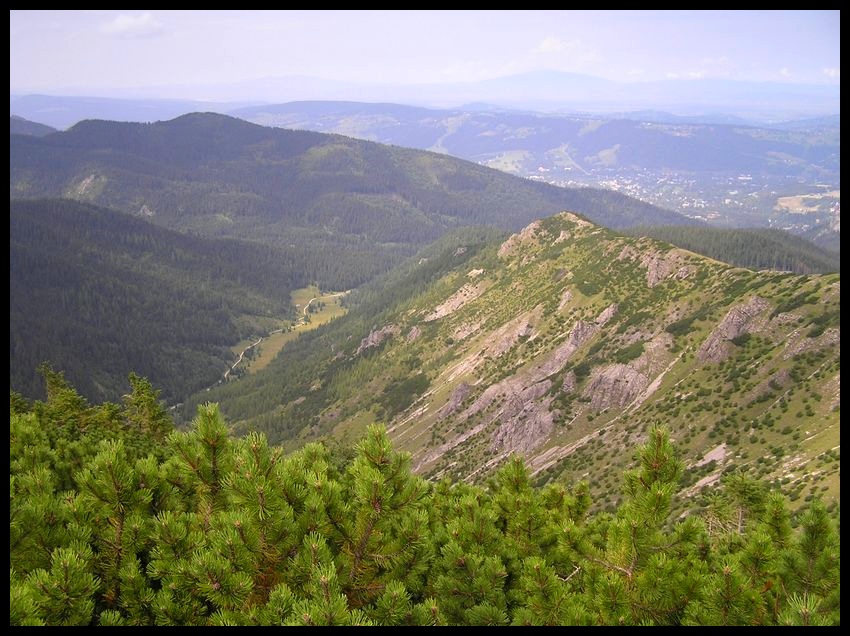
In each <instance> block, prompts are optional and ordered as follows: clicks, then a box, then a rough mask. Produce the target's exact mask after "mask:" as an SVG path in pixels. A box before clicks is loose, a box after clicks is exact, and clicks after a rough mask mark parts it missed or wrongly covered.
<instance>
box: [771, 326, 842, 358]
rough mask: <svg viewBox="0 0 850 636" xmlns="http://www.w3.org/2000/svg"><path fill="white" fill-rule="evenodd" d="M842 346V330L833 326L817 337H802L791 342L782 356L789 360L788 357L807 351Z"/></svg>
mask: <svg viewBox="0 0 850 636" xmlns="http://www.w3.org/2000/svg"><path fill="white" fill-rule="evenodd" d="M840 346H841V330H840V329H835V328H832V329H827V330H826V331H824V332H823V333H822V334H821V335H820V336H818V337H817V338H802V339H800V340H799V341H797V342H795V343H793V344H792V343H790V342H789V343H788V346H787V347H786V348H785V353H783V354H782V357H783V358H784V359H785V360H787V359H788V358H793V357H794V356H797V355H800V354H801V353H805V352H806V351H813V350H815V349H823V348H825V347H840Z"/></svg>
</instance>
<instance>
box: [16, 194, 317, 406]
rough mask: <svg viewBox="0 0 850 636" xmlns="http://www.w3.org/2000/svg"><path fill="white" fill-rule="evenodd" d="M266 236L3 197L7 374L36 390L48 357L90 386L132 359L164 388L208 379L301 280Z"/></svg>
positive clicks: (178, 390) (280, 310) (112, 391)
mask: <svg viewBox="0 0 850 636" xmlns="http://www.w3.org/2000/svg"><path fill="white" fill-rule="evenodd" d="M298 269H299V268H298V267H296V264H295V263H293V262H291V261H288V260H287V258H286V256H285V255H284V254H282V253H280V252H278V251H276V250H274V249H273V248H271V247H268V246H266V245H259V244H255V243H247V242H242V241H235V240H225V239H206V238H200V237H197V236H188V235H184V234H180V233H177V232H174V231H172V230H168V229H165V228H162V227H158V226H156V225H153V224H152V223H149V222H148V221H146V220H143V219H138V218H133V217H131V216H129V215H127V214H123V213H120V212H115V211H113V210H107V209H104V208H98V207H94V206H92V205H88V204H84V203H77V202H74V201H68V200H36V201H12V202H11V203H10V209H9V375H10V386H11V387H12V388H15V389H17V390H19V391H23V392H24V393H25V394H27V395H37V394H38V393H40V385H41V383H40V382H39V381H38V380H37V378H36V372H35V371H36V367H37V366H38V365H39V364H40V363H42V362H50V363H51V364H53V365H55V366H56V368H58V369H62V370H64V371H65V372H66V373H67V376H68V379H69V380H71V381H72V382H73V383H74V384H75V385H76V386H78V387H79V389H80V390H81V391H82V392H83V393H84V394H85V395H87V396H89V397H92V398H97V399H113V400H114V399H117V398H118V397H119V396H120V395H121V394H122V390H123V387H124V386H125V384H126V378H127V374H128V373H130V372H131V371H135V372H137V373H140V374H143V375H145V376H147V377H148V378H149V379H150V380H151V381H152V382H153V383H154V384H155V385H156V386H158V387H161V388H163V390H164V396H166V397H168V398H169V399H175V398H182V397H183V396H184V395H186V394H187V393H188V392H190V391H195V390H198V389H200V388H202V387H205V386H208V385H209V384H212V383H214V382H215V381H216V380H217V379H218V378H220V377H221V374H222V372H223V371H224V370H225V369H226V368H227V364H228V362H229V361H231V358H232V357H233V354H232V352H231V351H230V349H229V347H230V346H231V345H233V344H235V343H236V342H237V341H238V340H240V338H244V337H246V336H248V335H250V334H253V333H256V332H257V331H263V332H265V331H266V330H267V329H269V325H271V324H277V323H278V322H279V321H280V319H281V318H282V317H284V316H287V315H289V312H290V306H289V292H290V290H291V289H293V288H295V287H299V286H301V285H303V283H304V281H303V280H302V278H301V277H300V275H299V274H297V273H296V272H297V271H298Z"/></svg>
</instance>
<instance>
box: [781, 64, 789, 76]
mask: <svg viewBox="0 0 850 636" xmlns="http://www.w3.org/2000/svg"><path fill="white" fill-rule="evenodd" d="M779 74H780V75H781V76H782V77H791V71H790V70H789V69H788V67H787V66H786V67H783V68H781V69H779Z"/></svg>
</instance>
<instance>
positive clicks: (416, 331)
mask: <svg viewBox="0 0 850 636" xmlns="http://www.w3.org/2000/svg"><path fill="white" fill-rule="evenodd" d="M421 335H422V330H421V329H420V328H419V327H418V326H416V325H414V326H413V327H412V328H411V329H410V331H409V332H407V341H408V342H413V341H414V340H416V339H417V338H418V337H419V336H421Z"/></svg>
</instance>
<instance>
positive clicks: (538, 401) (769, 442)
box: [187, 213, 841, 507]
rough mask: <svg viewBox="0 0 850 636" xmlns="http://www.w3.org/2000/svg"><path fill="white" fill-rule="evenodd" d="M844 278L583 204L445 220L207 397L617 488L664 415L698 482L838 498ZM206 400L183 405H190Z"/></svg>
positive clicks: (422, 461)
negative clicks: (678, 236) (725, 259)
mask: <svg viewBox="0 0 850 636" xmlns="http://www.w3.org/2000/svg"><path fill="white" fill-rule="evenodd" d="M840 285H841V283H840V276H839V275H838V274H829V275H815V276H797V275H792V274H786V273H780V272H753V271H750V270H746V269H741V268H734V267H730V266H728V265H725V264H722V263H719V262H717V261H716V260H711V259H708V258H705V257H702V256H699V255H696V254H694V253H693V252H689V251H685V250H682V249H678V248H673V247H671V246H670V245H669V244H666V243H662V242H660V241H657V240H655V239H651V238H632V237H627V236H623V235H618V234H615V233H613V232H611V231H608V230H605V229H603V228H600V227H598V226H595V225H592V224H590V223H588V222H587V221H586V220H584V219H582V218H581V217H578V216H576V215H573V214H569V213H565V214H561V215H558V216H556V217H552V218H548V219H543V220H541V221H536V222H534V223H532V224H530V225H529V226H527V227H526V228H524V229H523V230H522V231H521V232H519V233H518V234H515V235H513V236H511V237H510V238H508V239H507V240H504V239H503V238H499V239H495V240H494V238H493V237H492V236H486V235H481V234H473V233H470V232H469V231H463V232H460V233H457V234H452V235H448V236H446V237H444V238H443V239H442V240H441V241H440V242H438V243H436V244H435V245H433V246H431V247H429V248H428V250H426V251H424V252H422V253H420V254H418V255H417V256H416V257H415V258H414V259H411V260H410V261H408V262H407V263H405V265H404V266H402V267H400V268H398V269H396V270H394V271H393V272H392V273H391V274H389V275H388V276H386V277H385V278H383V279H382V280H380V281H376V282H375V283H373V284H370V285H368V286H366V287H364V288H363V289H361V290H357V291H356V292H353V293H352V295H351V300H350V307H351V310H350V312H349V313H348V314H347V315H346V316H345V317H344V318H342V319H340V320H338V321H336V322H334V323H331V324H330V325H327V326H325V327H323V328H320V329H318V330H316V331H314V332H312V333H311V334H309V335H304V336H303V337H302V338H300V339H299V340H297V341H295V342H294V343H292V344H291V345H288V346H287V347H286V348H284V349H283V351H282V352H281V354H280V356H279V357H278V358H277V359H276V360H274V361H273V362H272V363H271V364H270V365H269V366H268V367H267V368H266V369H265V370H263V371H261V372H259V373H256V374H254V375H251V376H249V377H245V378H240V379H238V380H235V381H233V382H230V383H228V384H226V385H221V386H219V387H217V388H215V389H213V390H211V391H209V392H208V393H207V392H205V393H203V394H202V395H199V396H196V397H195V398H194V399H193V400H192V402H198V401H207V400H213V401H218V402H220V403H221V408H222V410H223V412H225V413H226V414H227V417H228V421H229V422H232V423H233V425H234V428H235V430H236V431H238V432H247V431H250V430H261V431H264V432H265V433H266V434H267V435H268V436H269V438H270V439H271V440H274V441H279V442H284V443H285V444H287V445H288V446H290V447H297V446H301V445H303V444H304V443H306V442H307V441H309V440H313V439H317V438H319V437H321V436H323V435H327V436H332V437H336V438H339V439H341V440H343V441H344V443H345V442H346V441H351V440H354V439H356V438H357V437H358V436H359V435H361V434H362V431H363V430H364V429H365V427H366V426H367V425H368V424H370V423H372V422H375V421H377V422H382V423H385V424H386V425H387V429H388V432H389V435H390V437H391V438H392V439H393V440H394V443H395V444H396V445H397V446H398V447H400V448H402V449H404V450H407V451H409V452H411V453H412V462H413V466H414V469H415V470H416V471H417V472H419V473H421V474H423V475H425V476H428V477H429V478H431V479H434V480H439V479H441V478H443V477H449V478H450V479H452V480H456V481H459V480H463V481H472V482H476V481H478V482H484V481H486V480H487V478H488V477H489V476H491V475H492V474H493V473H494V472H495V471H496V470H497V469H498V468H499V467H500V466H502V465H504V464H505V463H506V462H507V461H508V458H509V457H511V455H514V454H519V455H522V456H523V457H524V458H525V460H526V462H527V465H528V466H529V467H530V469H529V470H530V472H531V474H532V475H533V476H534V479H536V480H537V481H538V483H545V482H548V481H553V480H554V481H556V482H565V483H575V482H577V481H579V480H586V481H587V482H588V483H589V484H590V489H591V491H592V493H593V496H594V500H595V501H598V502H601V503H600V505H601V506H602V507H606V506H608V507H612V506H615V505H616V504H617V497H618V496H619V490H618V481H617V479H616V477H615V475H617V474H618V472H619V470H620V469H621V468H622V467H624V466H626V465H627V464H628V462H629V461H630V453H629V452H624V449H628V448H630V447H631V445H632V444H633V443H634V442H635V441H636V440H639V439H643V438H644V437H645V436H646V434H647V431H649V430H650V429H651V428H652V426H654V425H656V424H663V425H665V426H667V427H669V428H670V429H671V431H672V435H673V437H674V439H675V440H676V444H677V446H678V447H679V448H680V449H682V452H683V458H684V460H685V462H686V464H687V466H688V470H687V471H686V476H685V477H684V479H683V482H682V484H681V485H682V487H683V488H684V492H685V498H686V499H687V498H688V497H691V496H694V495H696V494H697V493H698V492H699V491H700V489H702V488H703V487H709V486H710V485H711V484H713V483H714V482H715V481H716V480H717V479H719V477H720V475H721V474H722V473H724V472H731V471H735V470H742V471H744V472H747V473H750V474H751V475H752V476H757V477H760V478H762V479H765V480H767V481H770V482H771V483H772V485H773V487H774V488H776V489H782V490H783V491H784V492H785V493H786V494H787V495H788V496H789V497H790V498H791V500H792V502H797V503H795V504H794V505H795V506H797V505H799V504H800V503H802V501H800V500H801V499H803V498H804V499H806V500H808V499H810V497H809V495H811V496H812V497H814V496H815V495H816V494H817V495H821V496H824V497H825V498H827V499H828V500H832V501H836V502H837V501H840V481H839V472H840V470H839V467H840V461H838V459H837V457H839V456H840V379H841V377H840V376H841V371H840V342H841V327H840V318H841V286H840ZM193 412H194V409H193V408H192V407H191V405H189V404H187V413H190V414H191V413H193Z"/></svg>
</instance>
